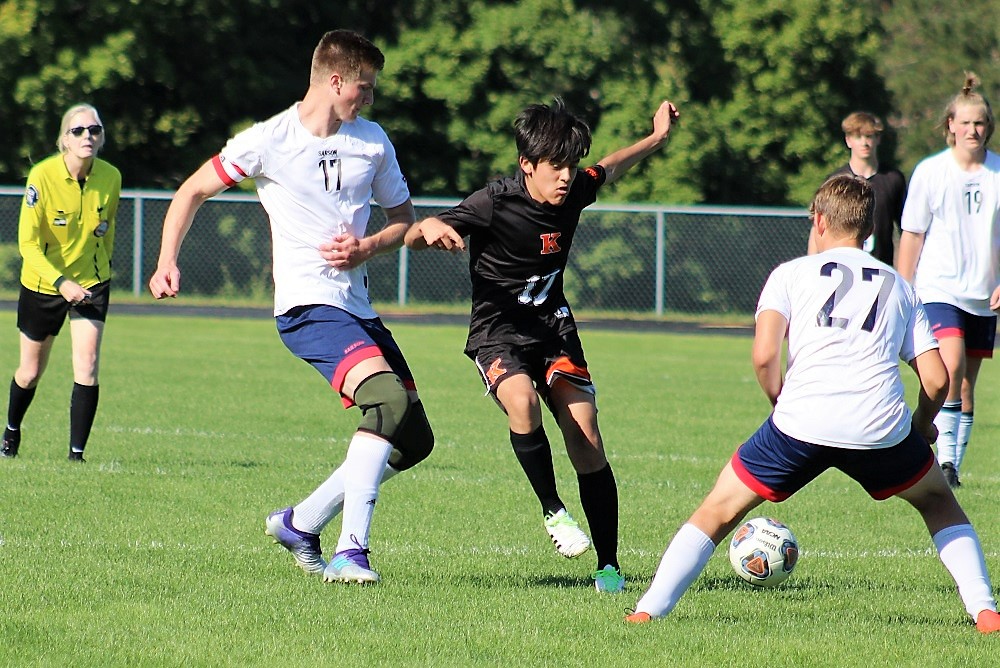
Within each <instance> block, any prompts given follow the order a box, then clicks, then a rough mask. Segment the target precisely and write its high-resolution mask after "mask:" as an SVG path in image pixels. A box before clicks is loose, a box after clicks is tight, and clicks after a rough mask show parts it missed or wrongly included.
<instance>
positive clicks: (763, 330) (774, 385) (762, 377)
mask: <svg viewBox="0 0 1000 668" xmlns="http://www.w3.org/2000/svg"><path fill="white" fill-rule="evenodd" d="M787 329H788V321H787V320H786V319H785V316H783V315H781V314H780V313H778V312H777V311H761V312H760V314H759V315H758V316H757V328H756V330H755V332H754V337H753V352H752V353H751V357H752V360H753V369H754V372H755V373H756V374H757V382H758V383H760V389H762V390H764V394H765V395H766V396H767V399H768V401H770V402H771V405H772V406H774V405H775V404H777V403H778V395H779V394H781V387H782V383H783V380H782V377H781V348H782V344H783V343H784V340H785V331H786V330H787Z"/></svg>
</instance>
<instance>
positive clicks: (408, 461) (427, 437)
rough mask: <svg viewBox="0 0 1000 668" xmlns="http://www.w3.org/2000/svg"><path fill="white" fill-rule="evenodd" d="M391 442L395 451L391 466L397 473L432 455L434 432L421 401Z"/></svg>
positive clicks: (412, 407)
mask: <svg viewBox="0 0 1000 668" xmlns="http://www.w3.org/2000/svg"><path fill="white" fill-rule="evenodd" d="M391 442H392V447H393V450H392V454H390V455H389V464H390V465H391V466H392V468H394V469H396V470H397V471H405V470H406V469H409V468H413V467H414V466H416V465H417V464H419V463H420V462H422V461H424V460H425V459H427V456H428V455H430V454H431V450H433V449H434V432H433V431H431V425H430V423H429V422H428V421H427V414H426V413H425V412H424V405H423V404H422V403H420V401H417V402H416V403H414V404H413V405H411V406H410V412H409V413H408V414H407V416H406V419H405V420H403V424H402V425H400V427H399V431H398V432H397V433H396V437H395V438H394V439H392V441H391Z"/></svg>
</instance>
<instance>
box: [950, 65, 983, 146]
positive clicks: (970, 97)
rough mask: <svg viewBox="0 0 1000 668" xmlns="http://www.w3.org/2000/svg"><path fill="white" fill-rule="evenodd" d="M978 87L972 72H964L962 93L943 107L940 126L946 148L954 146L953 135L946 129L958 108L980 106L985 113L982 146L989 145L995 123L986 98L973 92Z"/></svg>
mask: <svg viewBox="0 0 1000 668" xmlns="http://www.w3.org/2000/svg"><path fill="white" fill-rule="evenodd" d="M978 86H979V77H977V76H976V74H975V73H974V72H966V73H965V84H964V85H963V86H962V91H961V92H960V93H959V94H958V95H956V96H955V97H953V98H951V100H950V101H949V102H948V106H946V107H945V110H944V118H943V119H942V120H941V124H942V126H943V129H944V138H945V141H946V142H948V146H951V147H954V146H955V133H954V132H952V131H951V130H950V129H949V128H948V125H949V123H950V122H951V121H952V120H954V118H955V114H956V113H957V111H958V107H959V106H963V107H971V106H981V107H982V108H983V110H984V111H985V112H986V134H985V136H984V138H983V144H984V145H985V144H987V143H989V141H990V137H992V136H993V130H995V129H996V121H995V120H994V119H993V107H991V106H990V102H989V100H987V99H986V96H984V95H983V94H982V93H977V92H975V89H976V88H977V87H978Z"/></svg>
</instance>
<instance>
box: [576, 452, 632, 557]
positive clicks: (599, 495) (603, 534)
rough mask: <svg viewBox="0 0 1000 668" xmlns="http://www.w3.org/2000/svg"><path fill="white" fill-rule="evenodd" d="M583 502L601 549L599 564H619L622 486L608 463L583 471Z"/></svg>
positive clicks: (596, 546) (580, 479)
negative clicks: (599, 467)
mask: <svg viewBox="0 0 1000 668" xmlns="http://www.w3.org/2000/svg"><path fill="white" fill-rule="evenodd" d="M576 479H577V481H578V482H579V484H580V503H581V504H582V505H583V512H584V514H585V515H586V516H587V524H589V525H590V538H591V540H592V541H593V543H594V551H595V552H597V567H598V568H604V567H605V566H607V565H608V564H611V565H612V566H614V567H615V568H617V569H618V570H619V571H620V570H621V568H620V567H619V565H618V485H617V484H616V483H615V474H614V472H612V470H611V464H608V465H607V466H605V467H604V468H603V469H601V470H600V471H595V472H594V473H579V474H577V476H576Z"/></svg>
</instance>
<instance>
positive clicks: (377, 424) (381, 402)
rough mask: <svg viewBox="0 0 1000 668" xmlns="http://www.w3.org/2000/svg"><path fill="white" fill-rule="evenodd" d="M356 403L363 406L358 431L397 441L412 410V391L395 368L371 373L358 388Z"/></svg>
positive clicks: (355, 392)
mask: <svg viewBox="0 0 1000 668" xmlns="http://www.w3.org/2000/svg"><path fill="white" fill-rule="evenodd" d="M354 403H356V404H357V405H358V408H360V409H361V424H359V425H358V431H365V432H368V433H369V434H375V435H376V436H379V437H381V438H384V439H385V440H387V441H389V442H390V443H395V441H396V435H397V433H398V432H399V430H400V428H401V427H402V425H403V423H404V422H406V416H407V414H409V413H410V395H409V394H408V393H407V391H406V388H405V387H403V381H401V380H400V379H399V376H397V375H396V374H394V373H392V372H391V371H383V372H381V373H377V374H375V375H373V376H369V377H368V378H366V379H365V380H363V381H362V382H361V384H360V385H358V387H357V389H356V390H354Z"/></svg>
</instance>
